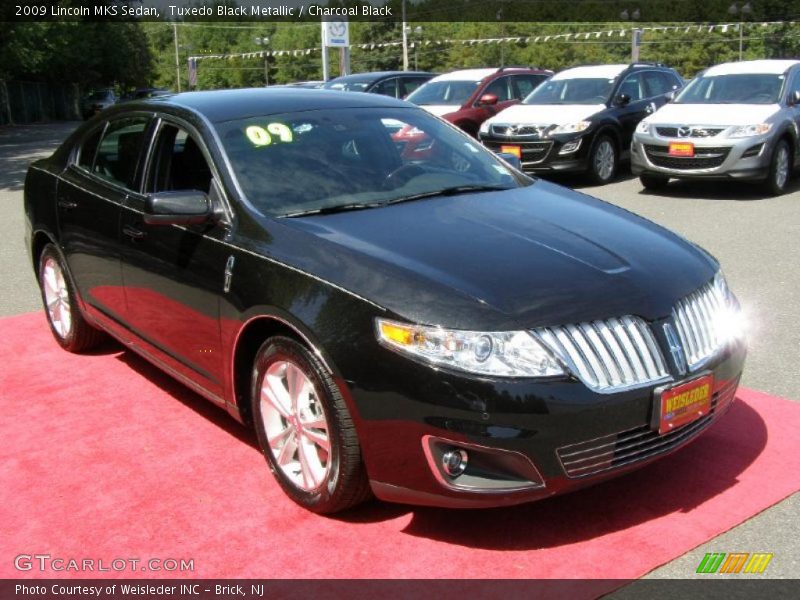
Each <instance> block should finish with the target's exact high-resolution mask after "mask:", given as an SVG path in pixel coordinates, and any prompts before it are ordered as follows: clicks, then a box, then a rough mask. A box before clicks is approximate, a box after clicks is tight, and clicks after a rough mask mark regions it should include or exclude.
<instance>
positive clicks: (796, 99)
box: [786, 91, 800, 106]
mask: <svg viewBox="0 0 800 600" xmlns="http://www.w3.org/2000/svg"><path fill="white" fill-rule="evenodd" d="M786 103H787V104H788V105H789V106H797V105H798V104H800V91H794V92H792V93H791V94H789V98H788V99H787V101H786Z"/></svg>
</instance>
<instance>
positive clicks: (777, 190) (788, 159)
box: [764, 139, 792, 196]
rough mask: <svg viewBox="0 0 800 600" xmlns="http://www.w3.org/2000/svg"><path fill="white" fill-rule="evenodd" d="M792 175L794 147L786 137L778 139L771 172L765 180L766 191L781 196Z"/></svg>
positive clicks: (771, 162)
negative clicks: (792, 147)
mask: <svg viewBox="0 0 800 600" xmlns="http://www.w3.org/2000/svg"><path fill="white" fill-rule="evenodd" d="M791 176H792V149H791V147H790V146H789V143H788V142H787V141H786V140H785V139H781V140H778V143H777V144H775V149H774V150H773V151H772V159H771V160H770V163H769V174H768V175H767V179H766V181H765V182H764V188H765V191H766V192H767V193H769V194H771V195H773V196H780V195H781V194H783V193H784V192H785V191H786V187H787V185H788V184H789V179H791Z"/></svg>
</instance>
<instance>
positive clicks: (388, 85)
mask: <svg viewBox="0 0 800 600" xmlns="http://www.w3.org/2000/svg"><path fill="white" fill-rule="evenodd" d="M370 91H371V92H372V93H374V94H382V95H383V96H391V97H392V98H397V77H392V78H391V79H386V80H384V81H381V82H380V83H379V84H377V85H376V86H375V87H374V88H372V89H371V90H370Z"/></svg>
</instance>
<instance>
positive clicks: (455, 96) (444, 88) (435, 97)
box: [406, 81, 480, 106]
mask: <svg viewBox="0 0 800 600" xmlns="http://www.w3.org/2000/svg"><path fill="white" fill-rule="evenodd" d="M479 83H480V82H479V81H429V82H428V83H426V84H425V85H423V86H421V87H420V88H419V89H417V90H416V91H414V93H412V94H411V95H409V96H408V97H407V98H406V100H408V101H409V102H413V103H414V104H417V105H419V106H426V105H427V106H429V105H436V104H439V105H445V106H461V105H462V104H464V103H465V102H466V101H467V100H469V97H470V96H472V94H474V93H475V88H477V87H478V84H479Z"/></svg>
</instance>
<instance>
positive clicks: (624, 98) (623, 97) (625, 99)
mask: <svg viewBox="0 0 800 600" xmlns="http://www.w3.org/2000/svg"><path fill="white" fill-rule="evenodd" d="M630 101H631V97H630V96H628V94H620V95H619V96H617V97H616V98H614V104H615V105H616V106H627V105H628V104H630Z"/></svg>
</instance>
